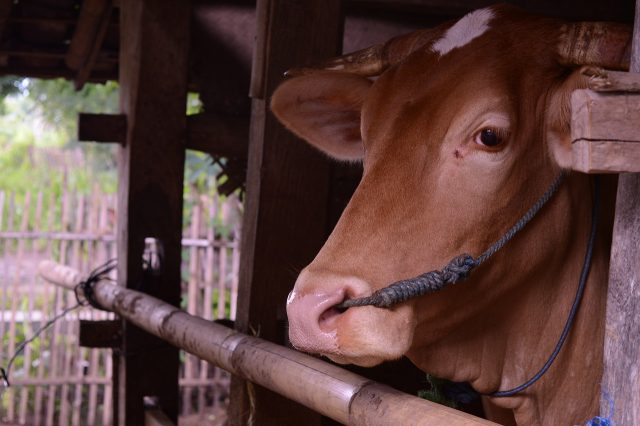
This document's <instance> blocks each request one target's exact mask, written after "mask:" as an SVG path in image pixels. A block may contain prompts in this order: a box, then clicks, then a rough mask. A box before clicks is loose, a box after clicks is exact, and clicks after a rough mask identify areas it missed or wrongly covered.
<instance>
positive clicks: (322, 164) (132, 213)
mask: <svg viewBox="0 0 640 426" xmlns="http://www.w3.org/2000/svg"><path fill="white" fill-rule="evenodd" d="M85 2H86V3H87V4H90V5H91V7H92V8H93V9H92V10H93V13H89V12H90V11H88V12H87V15H86V16H88V18H86V20H85V22H89V21H92V22H93V24H92V25H88V26H87V25H85V26H82V25H78V31H77V34H79V36H78V38H77V39H76V38H75V37H74V38H73V39H72V41H71V47H72V49H71V50H70V51H69V52H68V53H67V54H64V55H63V54H62V53H61V52H57V51H55V52H54V51H51V52H44V53H42V52H41V53H34V52H30V51H27V50H25V51H20V52H17V51H0V62H2V60H3V58H5V57H9V56H12V55H13V56H15V55H18V56H25V55H26V56H29V55H31V56H33V55H40V57H46V58H59V57H64V58H65V60H66V61H67V62H68V65H69V67H70V69H71V70H72V71H69V70H67V71H61V70H50V69H46V68H42V69H31V68H29V69H24V68H20V67H14V68H12V72H13V73H18V74H23V75H40V76H49V75H50V76H63V77H66V78H72V79H74V80H75V82H76V84H77V86H78V87H80V86H82V85H83V84H84V83H85V82H86V81H94V80H100V79H102V78H108V76H106V74H105V75H102V74H100V72H96V73H92V72H91V71H92V70H91V69H92V66H94V65H95V63H96V61H102V62H104V63H106V64H109V63H111V62H113V58H110V57H109V56H108V55H105V53H104V52H102V53H101V52H100V45H101V40H102V39H103V38H104V37H105V34H106V31H107V29H108V28H110V27H113V24H112V23H111V24H110V23H109V16H110V13H111V10H112V8H113V7H114V2H112V1H106V2H105V1H100V0H91V1H89V0H85ZM345 2H347V0H344V2H343V1H342V0H257V8H256V13H257V25H258V32H257V45H256V49H255V54H254V62H253V72H252V78H251V97H252V112H251V120H250V123H247V122H246V120H243V119H229V120H225V119H221V118H220V117H197V118H189V119H187V118H186V117H185V115H184V106H185V99H186V94H187V89H188V87H187V81H188V60H189V57H188V52H189V34H190V31H189V30H190V11H191V7H192V2H191V1H190V0H138V1H119V2H117V1H116V2H115V3H117V5H118V6H119V13H120V19H119V23H118V27H119V31H120V34H121V37H120V60H119V80H120V85H121V111H122V113H121V114H120V115H116V116H93V115H83V116H81V117H80V132H81V139H92V140H98V141H110V142H119V143H120V145H121V148H120V161H119V178H120V186H119V193H118V194H119V204H120V209H119V214H120V217H119V218H118V226H119V229H118V232H117V235H118V237H117V244H118V253H119V256H118V257H119V271H118V272H119V273H118V277H119V284H120V285H121V286H122V287H129V288H130V287H133V286H140V285H143V290H144V292H145V293H148V294H151V295H153V296H154V297H156V298H158V299H160V300H163V301H165V302H167V303H169V304H171V305H174V306H178V305H179V302H180V300H179V298H180V293H179V282H180V269H179V268H180V251H179V248H180V238H181V215H182V183H183V182H182V180H183V167H184V152H185V149H186V148H187V147H194V148H206V150H207V151H210V152H211V151H212V150H213V151H216V150H217V152H219V153H221V154H223V155H224V154H225V153H228V152H232V153H233V154H232V155H235V156H239V157H243V158H246V159H247V161H248V174H247V185H246V188H247V193H246V194H247V197H246V209H245V218H244V226H243V241H242V260H241V275H240V293H239V297H238V313H237V322H236V329H237V330H238V331H240V332H243V333H247V334H250V333H254V334H259V336H260V337H261V338H263V339H266V340H269V341H272V342H276V343H278V344H285V343H286V336H285V326H284V325H285V323H286V315H285V311H284V301H285V300H286V295H287V293H288V292H289V290H290V289H291V287H292V284H293V280H294V279H295V274H292V273H291V269H290V268H291V264H294V265H295V266H296V267H298V266H303V265H305V264H306V263H308V262H309V261H310V260H311V259H312V258H313V256H314V255H315V253H316V252H317V251H318V249H319V248H320V247H321V245H322V244H323V242H324V240H325V238H326V236H327V235H328V233H329V231H330V229H331V227H332V226H333V224H334V223H335V219H336V217H337V216H338V214H339V212H340V211H341V209H342V207H343V206H344V205H345V203H346V201H347V200H348V198H349V195H350V189H352V182H353V181H354V180H353V179H350V177H353V176H352V175H353V172H352V171H350V170H348V169H345V168H342V167H340V166H336V165H332V164H330V163H329V162H328V161H327V160H326V159H324V158H323V157H322V156H320V155H319V154H317V153H315V152H314V151H313V150H312V149H310V148H308V147H307V146H305V145H304V144H300V143H296V141H295V137H294V136H292V135H291V134H290V133H288V132H286V130H285V129H284V128H283V127H282V126H281V125H280V124H278V123H277V121H276V120H275V119H274V117H273V116H272V115H271V114H270V112H269V110H268V105H269V97H270V94H271V93H272V92H273V90H274V89H275V87H276V86H277V84H278V83H279V82H280V81H281V79H282V74H283V72H284V71H285V70H286V69H288V68H290V67H293V66H296V65H300V64H307V63H310V62H313V61H314V60H318V59H322V58H326V57H329V56H332V55H335V54H337V53H339V52H340V50H341V40H342V32H343V16H344V10H343V9H344V3H345ZM12 3H13V2H11V1H1V2H0V18H1V17H3V16H4V18H5V19H4V20H0V24H2V25H4V23H5V21H6V18H7V16H8V15H9V12H10V9H11V4H12ZM348 3H349V4H350V5H352V6H353V5H357V4H362V3H367V4H369V5H371V4H378V5H380V6H381V7H385V6H389V7H391V6H393V7H399V6H398V4H401V5H402V7H404V8H408V9H410V8H420V7H425V6H429V7H432V8H436V9H437V8H443V9H446V10H447V11H448V12H449V13H452V11H455V10H459V11H460V12H462V11H464V10H467V9H469V8H475V7H482V6H485V5H487V4H489V3H491V2H487V1H483V0H473V1H469V2H450V1H449V2H448V1H439V0H403V1H393V0H369V1H356V0H353V1H349V2H348ZM516 3H517V2H516ZM456 8H457V9H456ZM639 10H640V0H638V1H637V3H636V16H635V27H634V43H633V49H632V62H631V71H632V72H640V12H639ZM16 19H18V18H16ZM24 19H26V18H24ZM24 19H23V20H24ZM24 22H27V21H24ZM61 22H62V21H61ZM168 28H170V29H171V30H170V31H168V30H167V29H168ZM1 30H2V27H1V26H0V32H1ZM43 55H44V56H43ZM105 76H106V77H105ZM614 95H615V96H626V97H629V98H630V99H631V98H633V97H634V96H637V95H634V94H630V93H628V91H625V90H621V91H619V92H616V93H615V94H614ZM585 102H592V98H589V97H588V98H587V100H586V101H585ZM631 102H634V103H636V104H637V103H638V99H637V98H633V99H631ZM576 119H577V118H576ZM633 126H635V128H636V129H638V123H637V122H635V123H633ZM639 130H640V129H639ZM221 134H223V135H226V136H227V137H220V136H219V135H221ZM247 137H248V139H249V142H248V143H247V140H246V139H247ZM229 139H233V140H234V143H233V144H229V143H227V142H228V140H229ZM612 139H615V138H613V137H612ZM636 139H640V138H636ZM627 142H637V140H635V141H627ZM212 145H215V147H214V148H211V146H212ZM593 146H595V145H588V144H584V143H579V144H576V150H581V149H582V150H586V151H588V152H587V153H586V154H584V152H582V153H576V155H578V154H581V155H582V154H584V155H590V154H589V153H590V152H594V151H589V150H590V149H592V148H593ZM639 147H640V143H627V144H625V145H624V146H623V147H618V148H620V149H623V150H624V151H623V152H620V151H617V152H618V154H617V155H618V157H623V158H627V159H638V158H640V156H639V155H638V153H639V152H640V149H639ZM580 158H585V157H584V156H582V157H580ZM599 158H601V159H602V158H604V160H602V161H605V162H606V161H608V160H607V158H608V157H607V156H604V157H602V156H601V157H599ZM596 160H597V159H595V160H594V161H596ZM583 164H588V166H581V170H583V171H587V172H589V171H598V170H602V168H598V167H602V165H600V166H598V165H597V164H596V163H595V162H591V161H587V163H583ZM606 170H608V171H609V172H629V173H624V174H622V175H621V176H620V180H619V188H618V199H617V205H616V221H615V227H614V241H613V250H612V263H611V271H610V286H609V294H608V301H607V328H606V341H605V370H604V377H603V383H602V391H603V392H602V395H603V396H602V402H601V409H602V413H603V414H606V415H608V416H610V417H611V418H612V419H613V420H614V421H615V423H616V424H617V425H633V424H640V372H639V371H640V370H639V368H640V364H639V362H638V360H639V359H640V286H637V285H635V284H636V283H637V282H639V280H640V267H638V265H637V259H638V258H640V244H638V240H640V197H638V193H640V175H639V174H638V173H637V172H640V161H637V160H636V161H626V162H624V161H623V162H622V165H620V166H619V167H617V168H611V167H609V168H608V169H606ZM344 182H348V183H347V184H344ZM349 182H350V183H351V184H350V183H349ZM341 185H342V186H341ZM150 206H151V207H150ZM148 237H153V238H156V239H157V241H159V243H160V244H161V246H162V248H163V251H164V260H163V270H162V273H161V274H159V275H157V276H153V277H148V276H145V275H144V274H143V270H142V264H141V262H140V257H141V255H142V251H143V247H144V241H145V238H148ZM285 259H286V262H287V263H285V262H284V260H285ZM120 326H121V329H122V341H120V342H118V347H117V348H115V350H114V359H115V360H116V361H117V363H116V365H117V366H118V367H117V371H118V374H117V375H116V376H115V377H114V389H115V392H116V393H115V394H114V397H115V398H116V400H117V401H118V403H117V404H114V407H116V408H115V409H116V413H115V415H114V419H116V424H118V425H133V424H144V421H145V405H144V400H145V397H149V396H153V397H154V398H153V401H154V404H155V406H156V407H160V409H161V411H162V413H163V416H164V417H163V418H165V419H168V420H169V421H172V422H176V421H177V413H178V406H177V404H178V400H179V398H178V385H177V383H178V380H177V378H178V374H177V371H178V370H177V369H178V349H176V348H173V347H171V346H170V345H168V344H166V343H164V342H163V341H161V340H159V339H157V338H156V337H154V336H152V335H150V334H148V333H146V332H143V331H142V330H141V329H139V328H137V327H136V326H134V325H132V324H131V323H129V322H127V321H124V320H123V321H122V322H121V325H120ZM97 329H98V328H94V330H97ZM105 334H107V332H105ZM108 334H109V336H111V335H112V329H110V331H109V333H108ZM150 348H152V349H153V351H151V349H150ZM151 353H152V356H151V355H150V354H151ZM247 389H251V392H250V393H249V392H248V391H247ZM612 401H614V402H615V409H614V410H613V412H610V408H611V406H612V404H611V402H612ZM250 415H251V420H252V421H253V422H255V424H260V425H286V424H295V425H297V424H305V425H313V424H327V422H326V420H323V419H322V418H321V417H320V415H318V414H316V413H313V412H310V411H309V410H308V409H306V408H305V407H303V406H301V405H299V404H296V403H293V402H292V401H290V400H287V399H286V398H283V397H281V396H279V395H278V394H276V393H274V392H272V391H270V390H267V389H266V388H262V387H260V386H253V385H251V384H249V382H247V381H246V380H245V379H241V378H235V379H234V381H233V384H232V394H231V410H230V418H229V424H231V425H244V424H247V422H248V421H249V416H250Z"/></svg>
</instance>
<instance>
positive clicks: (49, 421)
mask: <svg viewBox="0 0 640 426" xmlns="http://www.w3.org/2000/svg"><path fill="white" fill-rule="evenodd" d="M70 202H71V200H70V196H69V192H68V190H67V188H66V187H65V189H64V192H63V193H62V219H61V223H60V229H61V230H66V229H67V227H68V225H69V214H70V210H71V209H70ZM58 248H59V250H60V252H59V253H58V258H59V261H60V262H61V263H62V264H66V263H67V242H66V241H64V240H61V241H60V242H59V244H58ZM54 298H55V302H54V304H53V306H54V308H53V312H59V311H60V310H61V309H62V305H63V302H62V301H63V293H62V290H61V289H59V288H56V289H55V291H54ZM52 328H53V332H52V336H51V370H50V374H49V377H51V378H56V377H58V375H59V373H58V371H60V368H59V367H60V366H59V363H60V361H59V359H60V358H61V356H63V355H64V348H63V347H62V346H63V344H64V342H58V339H59V338H60V334H61V324H60V321H58V322H56V323H55V324H54V325H53V327H52ZM60 340H61V339H60ZM56 393H57V386H56V385H50V386H49V392H48V395H47V397H48V399H47V418H46V426H54V418H55V414H56ZM61 399H62V401H66V395H64V394H62V397H61Z"/></svg>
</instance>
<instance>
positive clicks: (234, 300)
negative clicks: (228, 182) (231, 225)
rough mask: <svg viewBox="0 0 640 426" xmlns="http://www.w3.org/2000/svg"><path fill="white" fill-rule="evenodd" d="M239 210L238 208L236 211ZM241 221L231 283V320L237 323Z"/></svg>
mask: <svg viewBox="0 0 640 426" xmlns="http://www.w3.org/2000/svg"><path fill="white" fill-rule="evenodd" d="M234 202H235V204H238V203H239V200H237V199H235V198H234ZM235 210H236V211H237V210H238V209H237V208H236V209H235ZM240 223H241V221H237V222H236V224H235V232H234V240H233V252H232V254H231V255H232V260H231V269H232V270H233V274H232V277H233V278H232V280H233V281H232V282H231V315H230V317H231V320H233V321H235V319H236V312H237V308H238V275H239V272H240V240H241V238H240V237H241V233H242V229H241V227H240Z"/></svg>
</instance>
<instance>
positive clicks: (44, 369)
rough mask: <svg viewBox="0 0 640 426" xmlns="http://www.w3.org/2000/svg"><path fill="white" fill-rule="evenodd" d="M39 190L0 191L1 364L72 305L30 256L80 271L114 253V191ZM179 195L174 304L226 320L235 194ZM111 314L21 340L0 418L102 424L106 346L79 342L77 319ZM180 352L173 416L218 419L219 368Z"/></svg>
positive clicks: (106, 405)
mask: <svg viewBox="0 0 640 426" xmlns="http://www.w3.org/2000/svg"><path fill="white" fill-rule="evenodd" d="M45 194H53V191H47V192H39V193H36V194H32V193H26V194H14V193H6V192H0V366H5V367H6V364H7V363H8V360H9V357H10V356H11V355H12V354H13V353H14V351H15V349H16V348H17V347H18V345H19V344H20V342H21V341H22V340H23V339H24V338H25V336H27V337H28V336H30V335H31V334H32V333H33V332H34V331H35V330H36V329H37V328H38V327H39V326H40V325H42V324H44V322H46V321H47V320H48V319H49V318H51V317H53V316H54V315H55V314H56V313H58V312H60V311H62V310H63V309H64V308H65V307H67V306H71V305H73V304H75V299H74V295H73V294H70V293H69V292H67V291H64V290H61V289H59V288H56V287H54V286H52V285H51V284H50V283H47V282H46V281H44V280H42V279H41V278H39V277H38V276H37V274H36V266H37V264H38V262H39V261H41V260H43V259H54V260H56V261H58V262H61V263H65V264H68V265H70V266H72V267H74V268H77V269H80V270H84V271H89V270H91V269H93V268H95V267H96V266H98V265H100V264H102V263H104V262H106V261H107V260H108V259H111V258H115V255H116V252H115V238H114V230H115V222H114V221H115V217H116V205H115V197H114V196H112V195H104V194H101V193H100V192H99V191H97V190H94V191H93V192H92V193H91V194H90V195H80V194H76V193H73V192H70V191H64V192H63V193H62V195H61V196H60V197H55V196H53V195H49V196H47V195H45ZM185 201H186V202H185V212H186V213H187V215H186V216H185V217H186V218H187V220H185V231H184V238H183V250H184V255H183V259H184V263H183V267H182V270H183V273H182V275H183V279H182V281H183V283H182V285H183V304H184V306H183V308H184V309H185V310H187V311H188V312H189V313H191V314H193V315H198V316H201V317H203V318H206V319H216V318H229V319H234V318H235V298H236V295H237V269H238V259H239V251H238V241H239V223H240V221H239V214H240V210H241V209H240V205H239V201H238V200H237V199H236V198H233V197H229V198H222V197H218V196H217V195H215V196H213V197H203V196H199V197H192V198H191V199H188V200H185ZM111 317H112V314H108V313H106V312H100V311H96V310H93V309H81V310H76V311H73V312H71V313H69V314H68V315H66V316H65V318H64V319H63V320H61V321H58V322H57V323H56V324H54V326H53V327H51V328H50V329H49V330H48V331H46V332H45V333H43V334H42V335H41V338H40V339H38V340H37V341H36V342H34V343H33V344H31V345H28V346H27V347H26V349H25V351H24V353H23V356H21V357H19V358H18V359H17V361H16V362H15V363H14V365H13V367H12V371H11V385H12V386H11V387H10V388H9V389H8V390H7V391H6V392H5V393H4V394H3V396H2V399H0V424H5V423H11V424H26V425H34V426H39V425H46V426H54V425H72V426H85V425H87V426H90V425H110V424H111V415H112V399H111V398H112V395H111V374H112V360H111V354H110V351H109V350H105V349H89V348H80V347H79V346H78V319H89V320H99V319H107V318H111ZM182 358H183V360H184V362H183V365H182V369H181V377H180V386H181V393H182V404H181V416H183V418H184V419H192V421H193V420H197V421H198V423H200V424H207V420H209V424H217V423H218V422H216V421H215V419H213V420H212V416H213V415H214V414H215V415H217V416H218V417H220V413H223V412H224V408H225V404H226V398H227V387H228V382H229V376H228V374H227V373H225V372H224V371H222V370H220V369H218V368H214V367H212V366H211V365H210V364H208V363H205V362H203V361H200V360H199V359H197V358H195V357H193V356H192V355H189V354H184V356H183V357H182ZM185 423H186V422H185Z"/></svg>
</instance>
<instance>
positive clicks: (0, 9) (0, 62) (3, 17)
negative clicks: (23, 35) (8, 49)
mask: <svg viewBox="0 0 640 426" xmlns="http://www.w3.org/2000/svg"><path fill="white" fill-rule="evenodd" d="M12 6H13V0H0V40H4V32H5V31H6V29H7V22H8V20H9V16H10V15H11V7H12ZM8 60H9V58H8V57H7V55H5V54H2V53H0V66H6V65H7V63H8Z"/></svg>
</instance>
